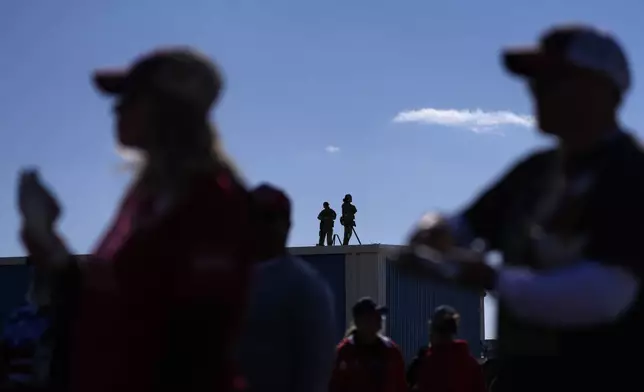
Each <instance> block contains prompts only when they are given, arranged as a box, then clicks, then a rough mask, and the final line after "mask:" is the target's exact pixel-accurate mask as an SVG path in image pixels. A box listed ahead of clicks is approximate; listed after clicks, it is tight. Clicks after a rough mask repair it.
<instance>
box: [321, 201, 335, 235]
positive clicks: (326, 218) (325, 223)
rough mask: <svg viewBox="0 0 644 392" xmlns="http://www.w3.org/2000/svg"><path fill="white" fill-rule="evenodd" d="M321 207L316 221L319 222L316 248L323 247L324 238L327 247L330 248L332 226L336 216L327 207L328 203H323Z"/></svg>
mask: <svg viewBox="0 0 644 392" xmlns="http://www.w3.org/2000/svg"><path fill="white" fill-rule="evenodd" d="M322 206H323V207H324V209H323V210H322V211H320V213H319V214H318V220H319V221H320V241H319V242H318V246H324V237H326V244H327V246H331V244H333V225H334V224H335V218H336V217H337V214H336V213H335V211H334V210H333V208H331V207H330V206H329V202H328V201H325V202H324V204H322Z"/></svg>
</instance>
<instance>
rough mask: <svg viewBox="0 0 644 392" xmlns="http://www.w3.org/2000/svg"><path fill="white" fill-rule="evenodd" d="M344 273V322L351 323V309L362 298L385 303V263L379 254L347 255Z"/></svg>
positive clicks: (358, 253) (357, 253) (359, 253)
mask: <svg viewBox="0 0 644 392" xmlns="http://www.w3.org/2000/svg"><path fill="white" fill-rule="evenodd" d="M345 271H346V278H345V279H346V280H345V287H346V289H345V290H346V305H345V317H346V320H348V321H351V319H352V315H351V308H352V307H353V305H354V304H355V303H356V301H358V300H359V299H360V298H362V297H371V298H373V299H374V300H375V301H376V302H378V303H380V304H385V303H386V301H387V285H386V276H387V271H386V261H385V260H384V259H383V258H381V257H380V255H379V253H377V252H362V253H361V252H356V253H347V255H346V259H345Z"/></svg>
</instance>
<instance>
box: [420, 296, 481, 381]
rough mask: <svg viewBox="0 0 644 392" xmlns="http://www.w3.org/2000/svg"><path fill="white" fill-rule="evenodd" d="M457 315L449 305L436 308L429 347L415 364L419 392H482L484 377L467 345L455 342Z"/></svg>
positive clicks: (462, 341)
mask: <svg viewBox="0 0 644 392" xmlns="http://www.w3.org/2000/svg"><path fill="white" fill-rule="evenodd" d="M459 322H460V315H459V314H458V312H456V310H455V309H454V308H452V307H450V306H446V305H443V306H439V307H438V308H436V310H435V311H434V314H433V315H432V319H431V321H430V325H429V331H430V335H429V341H430V347H429V349H428V350H427V351H426V352H425V354H424V356H423V358H422V359H421V360H420V361H419V365H418V376H417V380H418V383H417V384H416V385H415V389H412V390H416V391H419V392H430V391H433V392H485V378H484V377H483V371H482V369H481V366H480V365H479V363H478V362H477V361H476V359H475V358H474V357H473V356H472V354H470V350H469V347H468V344H467V342H466V341H464V340H458V339H456V334H457V333H458V325H459Z"/></svg>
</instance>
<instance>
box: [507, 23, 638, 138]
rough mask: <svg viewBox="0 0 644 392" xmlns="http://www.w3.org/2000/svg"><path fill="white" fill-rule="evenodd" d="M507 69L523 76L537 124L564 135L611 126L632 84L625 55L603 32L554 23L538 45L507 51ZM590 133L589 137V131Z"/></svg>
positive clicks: (586, 132)
mask: <svg viewBox="0 0 644 392" xmlns="http://www.w3.org/2000/svg"><path fill="white" fill-rule="evenodd" d="M503 57H504V62H505V67H506V69H507V70H508V71H509V72H511V73H513V74H514V75H518V76H521V77H523V78H525V79H526V81H527V83H528V86H529V88H530V92H531V95H532V97H533V100H534V111H535V115H536V120H537V123H538V126H539V128H540V129H541V130H542V131H543V132H545V133H549V134H553V135H555V136H558V137H561V138H562V139H563V140H566V139H579V138H584V137H586V134H592V133H593V132H594V129H596V128H599V129H600V132H607V131H612V130H613V129H603V128H614V121H615V118H616V111H617V110H618V108H619V106H620V104H621V102H622V98H623V95H624V94H625V93H626V92H627V91H628V89H629V87H630V84H631V76H630V69H629V65H628V61H627V59H626V55H625V54H624V52H623V51H622V49H621V47H620V45H619V44H618V43H617V41H616V40H615V39H614V38H613V37H612V36H610V35H609V34H607V33H604V32H602V31H599V30H597V29H595V28H592V27H588V26H559V27H555V28H553V29H551V30H549V31H547V32H546V33H545V34H544V35H543V37H542V38H541V40H540V44H539V45H538V46H537V47H532V48H527V49H526V48H524V49H512V50H507V51H505V52H504V54H503ZM589 137H594V135H591V136H589Z"/></svg>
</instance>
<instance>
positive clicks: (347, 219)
mask: <svg viewBox="0 0 644 392" xmlns="http://www.w3.org/2000/svg"><path fill="white" fill-rule="evenodd" d="M352 202H353V197H352V196H351V195H350V194H348V193H347V194H346V195H345V196H344V199H342V216H341V217H340V224H341V225H342V226H344V238H343V240H342V245H345V246H346V245H349V240H350V239H351V235H352V234H353V228H354V227H355V226H356V213H357V212H358V209H357V208H356V206H354V205H353V204H351V203H352Z"/></svg>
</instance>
